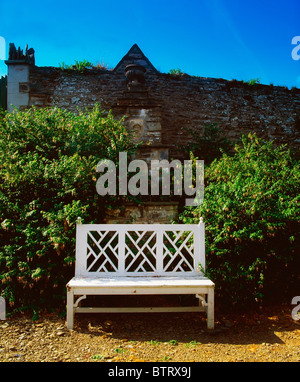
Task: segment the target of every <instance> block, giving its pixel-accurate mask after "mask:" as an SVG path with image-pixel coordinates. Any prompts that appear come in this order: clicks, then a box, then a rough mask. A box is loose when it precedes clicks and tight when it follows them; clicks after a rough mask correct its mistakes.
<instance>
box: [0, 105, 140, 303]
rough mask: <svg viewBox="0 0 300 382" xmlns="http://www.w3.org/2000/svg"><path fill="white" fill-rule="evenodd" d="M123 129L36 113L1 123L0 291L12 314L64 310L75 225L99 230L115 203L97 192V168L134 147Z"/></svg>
mask: <svg viewBox="0 0 300 382" xmlns="http://www.w3.org/2000/svg"><path fill="white" fill-rule="evenodd" d="M131 141H132V140H131V138H130V136H129V134H128V132H127V131H126V129H125V128H124V126H123V124H122V121H116V120H115V119H114V118H113V116H112V115H111V113H109V114H108V115H107V116H104V114H103V112H101V111H100V110H99V107H98V106H97V105H96V106H95V108H94V109H93V110H92V111H91V112H88V111H86V112H82V111H79V112H78V113H76V114H75V113H71V112H68V111H65V110H61V109H58V108H54V109H36V108H31V109H29V110H27V111H24V112H17V111H14V112H12V113H9V112H6V113H2V115H1V116H0V224H1V226H0V291H1V295H2V296H3V297H5V298H6V299H7V301H9V303H10V304H11V306H12V308H13V309H17V308H18V309H19V308H22V309H25V308H30V309H36V310H38V309H40V308H43V307H55V306H60V307H61V306H64V299H65V290H64V288H65V284H66V282H67V281H68V280H69V279H70V278H71V277H72V276H73V275H74V268H73V265H74V256H75V252H74V249H75V226H76V224H75V222H76V219H77V217H78V216H80V217H81V218H82V221H83V222H88V223H93V222H97V223H100V222H101V221H102V219H103V216H104V209H105V207H109V206H110V207H111V208H113V207H114V206H119V204H120V203H122V201H121V200H119V199H118V198H117V197H112V196H111V197H108V196H107V197H100V196H99V195H98V194H97V192H96V180H97V179H96V165H97V163H98V161H99V160H100V159H103V158H107V159H110V160H112V161H114V163H118V153H119V151H127V152H129V153H130V152H133V151H134V150H135V146H133V145H132V143H131Z"/></svg>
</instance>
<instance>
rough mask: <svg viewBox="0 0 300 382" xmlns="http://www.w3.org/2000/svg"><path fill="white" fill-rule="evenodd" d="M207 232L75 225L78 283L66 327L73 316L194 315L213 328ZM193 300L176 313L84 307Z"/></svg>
mask: <svg viewBox="0 0 300 382" xmlns="http://www.w3.org/2000/svg"><path fill="white" fill-rule="evenodd" d="M204 239H205V231H204V223H203V221H202V219H201V222H200V223H199V225H188V224H104V225H98V224H77V232H76V262H75V277H74V278H72V279H71V280H70V281H69V282H68V284H67V327H68V329H72V328H73V325H74V314H75V313H89V312H91V313H93V312H97V313H101V312H109V313H111V312H119V313H120V312H122V313H123V312H175V311H176V312H182V311H184V312H196V311H204V312H206V314H207V327H208V328H209V329H213V328H214V283H213V282H212V281H211V280H209V279H208V278H207V277H205V276H204V275H203V272H204V271H205V242H204ZM158 294H161V295H169V294H172V295H174V294H176V295H186V294H189V295H195V296H196V297H197V298H198V304H197V305H193V306H174V307H166V306H163V307H81V306H79V305H80V304H79V302H80V301H81V300H82V299H84V298H86V296H87V295H158Z"/></svg>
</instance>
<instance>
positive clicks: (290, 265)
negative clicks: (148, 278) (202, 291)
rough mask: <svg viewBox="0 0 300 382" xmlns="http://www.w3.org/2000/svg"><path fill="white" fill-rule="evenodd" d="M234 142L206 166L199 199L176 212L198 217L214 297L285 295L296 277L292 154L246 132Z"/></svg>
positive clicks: (298, 202) (298, 170) (297, 172)
mask: <svg viewBox="0 0 300 382" xmlns="http://www.w3.org/2000/svg"><path fill="white" fill-rule="evenodd" d="M235 150H236V152H235V154H234V155H232V156H229V155H226V154H223V156H222V157H221V158H220V159H216V160H214V161H213V162H212V164H211V165H210V166H209V167H208V168H207V169H206V174H205V183H206V184H205V196H204V202H203V204H202V205H200V206H198V207H186V208H185V210H184V211H183V212H182V214H181V215H180V220H182V221H183V222H184V223H198V221H199V218H200V216H202V217H203V218H204V221H205V223H206V240H207V241H206V249H207V274H208V276H209V277H210V278H211V279H212V280H213V281H214V282H215V284H216V294H217V296H218V297H219V298H220V303H222V302H224V303H227V304H228V303H229V304H239V306H241V305H243V304H245V305H246V304H250V303H254V302H262V301H271V300H274V299H280V298H285V299H286V298H288V301H290V297H291V296H293V295H294V294H293V293H295V291H297V287H298V292H299V284H300V282H299V281H300V280H299V269H300V255H299V254H300V248H299V247H300V245H299V228H300V227H299V226H300V224H299V223H300V221H299V212H300V211H299V209H300V198H299V184H300V167H299V161H296V160H295V159H294V158H292V156H291V154H290V151H289V150H287V149H286V147H285V146H281V147H275V146H274V144H273V143H272V142H271V141H270V142H265V141H263V140H261V139H259V138H257V136H256V135H251V134H249V136H248V137H243V138H242V142H241V144H240V145H237V146H236V147H235ZM285 301H286V300H285Z"/></svg>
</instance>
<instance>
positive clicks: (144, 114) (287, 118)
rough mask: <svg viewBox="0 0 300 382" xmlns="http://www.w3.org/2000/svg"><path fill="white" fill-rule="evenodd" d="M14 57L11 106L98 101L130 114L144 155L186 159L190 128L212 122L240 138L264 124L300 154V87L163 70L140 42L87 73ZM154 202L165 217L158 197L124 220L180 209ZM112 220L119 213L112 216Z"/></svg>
mask: <svg viewBox="0 0 300 382" xmlns="http://www.w3.org/2000/svg"><path fill="white" fill-rule="evenodd" d="M6 63H7V65H8V108H9V109H12V107H13V106H15V107H17V108H19V109H21V110H22V109H26V108H28V107H31V106H32V105H35V106H37V107H54V106H57V107H60V108H66V109H68V110H72V111H76V110H77V109H78V108H86V107H87V108H90V109H91V108H93V106H94V105H95V103H98V104H100V106H101V108H102V109H104V110H106V111H109V110H112V112H113V114H114V115H115V117H117V118H120V117H122V116H124V115H125V116H126V119H125V124H126V126H127V127H128V128H129V129H131V130H132V131H133V132H134V133H135V137H136V140H137V141H143V144H144V145H143V146H142V148H141V152H140V157H141V158H143V159H145V160H150V159H154V158H155V159H169V160H171V159H173V158H175V159H180V160H182V159H183V158H184V155H183V151H182V150H181V149H180V146H182V145H186V144H188V143H189V142H190V140H191V135H190V134H189V133H188V131H187V130H189V129H191V130H195V131H197V132H199V135H201V134H202V132H203V130H204V126H205V124H209V123H216V124H217V125H218V127H219V129H220V131H221V132H222V133H223V135H224V136H226V137H228V138H229V139H230V140H231V141H233V142H234V141H236V140H238V139H239V138H240V137H241V135H242V134H248V133H249V132H256V133H257V134H258V135H259V136H261V137H264V138H266V139H272V140H275V141H276V142H278V143H287V144H288V146H289V147H290V148H292V149H294V150H295V151H296V152H298V154H299V146H300V89H298V88H293V89H291V90H289V89H288V88H285V87H281V86H271V85H270V86H268V85H262V84H255V85H249V84H247V83H243V82H242V81H236V80H232V81H227V80H224V79H215V78H204V77H195V76H189V75H187V74H183V75H174V74H165V73H160V72H158V71H157V70H156V69H155V68H154V67H153V65H152V64H151V62H150V61H149V60H148V58H147V57H145V55H144V54H143V52H142V51H141V50H140V48H139V47H138V46H137V45H136V44H135V45H133V46H132V48H131V49H130V50H129V52H128V53H127V54H126V55H125V56H124V57H123V58H122V59H121V61H120V62H119V64H118V65H117V66H116V67H115V68H114V69H113V70H108V69H105V68H97V67H93V68H87V69H85V70H84V71H83V72H82V73H79V72H76V71H72V72H70V71H69V72H67V71H65V70H62V69H61V68H57V67H38V66H35V65H34V60H33V62H32V60H31V61H28V60H27V61H26V60H18V59H9V60H8V61H6ZM12 105H13V106H12ZM185 159H186V158H185ZM199 159H204V160H205V158H199ZM171 204H172V203H171ZM154 209H156V211H159V210H161V211H162V210H164V211H165V212H164V213H162V214H161V215H160V216H165V218H160V217H159V216H156V215H155V213H154V215H153V205H152V206H151V204H144V206H143V207H141V206H140V207H138V208H135V210H134V209H133V207H132V206H128V210H127V212H126V213H125V214H123V215H124V216H123V217H122V216H121V214H119V222H124V221H127V220H128V219H131V218H132V216H135V220H136V221H143V222H153V221H154V220H155V219H156V221H158V222H164V221H169V220H170V218H172V217H174V216H176V203H175V202H174V203H173V206H171V205H168V206H167V204H166V205H165V207H164V208H162V207H161V206H159V205H158V204H156V207H155V208H154ZM166 211H167V212H166ZM153 216H154V218H153ZM143 217H144V219H143ZM145 217H146V218H145ZM107 221H108V222H112V221H113V222H116V219H115V218H114V217H109V218H108V220H107Z"/></svg>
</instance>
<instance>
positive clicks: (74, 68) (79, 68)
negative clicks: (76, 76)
mask: <svg viewBox="0 0 300 382" xmlns="http://www.w3.org/2000/svg"><path fill="white" fill-rule="evenodd" d="M92 66H93V64H92V63H91V62H89V61H87V60H83V61H76V60H75V64H73V65H66V64H65V63H64V62H63V63H62V64H60V65H59V67H60V69H62V70H64V71H66V72H69V73H70V72H78V73H83V72H84V70H85V69H88V68H91V67H92Z"/></svg>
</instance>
